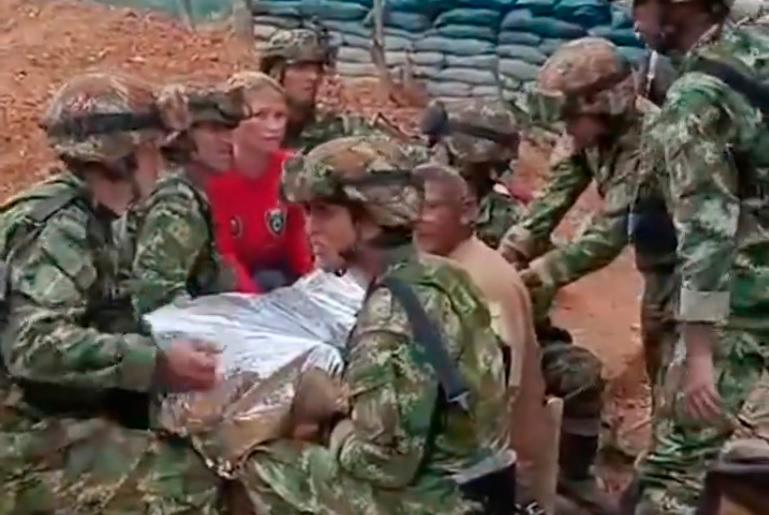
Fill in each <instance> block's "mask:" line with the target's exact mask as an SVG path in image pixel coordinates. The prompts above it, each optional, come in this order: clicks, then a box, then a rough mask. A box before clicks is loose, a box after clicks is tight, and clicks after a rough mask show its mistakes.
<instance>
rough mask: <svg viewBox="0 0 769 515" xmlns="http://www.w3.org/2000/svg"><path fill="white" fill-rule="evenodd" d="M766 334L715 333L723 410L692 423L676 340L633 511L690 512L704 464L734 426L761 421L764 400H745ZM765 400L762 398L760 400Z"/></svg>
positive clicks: (760, 367) (762, 364) (761, 370)
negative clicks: (715, 418) (710, 421)
mask: <svg viewBox="0 0 769 515" xmlns="http://www.w3.org/2000/svg"><path fill="white" fill-rule="evenodd" d="M768 339H769V333H767V332H765V331H763V332H757V331H745V330H740V329H725V330H724V331H723V332H721V334H720V337H719V339H718V342H717V348H716V349H715V355H714V367H715V374H716V386H717V388H718V392H719V394H720V396H721V399H722V401H723V404H722V409H723V410H724V413H725V414H726V415H725V417H724V418H723V419H721V420H720V421H719V422H718V423H717V424H715V425H707V424H700V423H695V422H693V421H691V420H689V419H688V418H687V416H686V414H685V411H684V409H683V392H682V380H683V374H684V367H685V365H684V359H685V350H684V348H683V346H682V345H679V346H678V348H677V349H676V354H675V356H674V358H673V361H672V362H671V363H670V365H669V366H668V367H667V370H666V376H665V382H664V386H663V392H662V396H661V398H660V399H659V401H658V405H657V406H656V420H655V424H654V440H653V441H654V445H653V447H652V449H651V452H650V453H649V454H648V455H647V456H646V457H645V458H644V459H643V461H642V462H641V463H640V464H639V466H638V473H639V476H640V485H641V501H640V503H639V505H638V507H637V508H636V513H637V514H639V515H662V514H674V515H694V513H695V510H696V507H697V503H698V500H699V496H700V494H701V492H702V490H703V482H704V479H705V474H706V472H707V470H708V467H709V466H710V465H711V464H712V463H713V462H714V460H716V459H717V458H718V455H719V453H720V451H721V449H722V448H723V446H724V444H725V443H726V442H727V441H728V440H729V439H730V438H732V437H733V434H734V429H735V427H737V428H741V431H756V430H757V429H759V428H760V427H762V426H763V427H765V426H766V424H767V420H769V416H768V415H767V413H766V405H763V404H760V403H759V404H757V403H752V404H751V403H748V402H746V399H748V398H749V397H750V395H751V392H753V391H754V390H756V389H757V387H759V386H760V383H759V379H760V378H761V377H762V375H763V374H766V371H767V366H766V363H767V360H766V356H765V355H766V351H765V347H766V342H767V341H768ZM764 391H765V386H764ZM764 395H765V394H764ZM765 401H766V398H765V397H764V398H763V399H762V402H765ZM735 424H736V425H735ZM763 436H764V437H765V434H764V435H763Z"/></svg>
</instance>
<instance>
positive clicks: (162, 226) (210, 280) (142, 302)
mask: <svg viewBox="0 0 769 515" xmlns="http://www.w3.org/2000/svg"><path fill="white" fill-rule="evenodd" d="M169 91H171V90H169ZM177 93H178V94H179V95H181V96H184V97H188V99H189V100H188V102H187V104H188V105H189V106H190V109H189V112H188V113H187V117H186V118H187V119H186V120H185V121H183V122H182V123H181V126H182V127H184V129H183V130H180V131H177V134H176V137H175V139H174V140H173V142H172V143H171V144H170V146H169V148H168V149H167V151H168V153H169V157H170V158H171V162H172V163H173V165H174V169H173V170H172V171H169V172H168V173H166V174H165V175H164V177H162V178H161V179H160V180H159V181H158V183H157V185H156V187H155V190H154V191H153V192H152V194H151V195H150V196H149V198H148V199H146V200H145V201H144V202H142V204H141V205H140V206H138V207H137V208H136V210H135V212H134V213H133V215H134V220H133V221H132V225H133V226H134V227H135V228H134V229H132V230H131V231H129V234H128V237H129V238H130V234H131V233H134V234H136V237H135V249H136V250H135V255H134V258H133V267H132V280H131V284H130V290H131V296H132V303H133V307H134V311H135V313H136V316H137V317H138V318H141V316H142V315H144V314H146V313H148V312H150V311H153V310H154V309H157V308H159V307H160V306H162V305H164V304H168V303H170V302H173V301H174V300H177V299H182V298H190V297H195V296H198V295H204V294H211V293H217V292H221V291H229V290H232V289H234V286H235V277H234V274H233V273H232V271H231V270H230V269H229V267H227V266H225V265H224V263H223V261H222V260H221V258H220V256H219V253H218V251H217V248H216V241H215V236H214V234H215V233H214V222H213V219H212V215H211V206H210V204H209V201H208V197H207V195H206V192H205V189H206V184H207V181H208V179H209V178H210V177H212V176H213V175H214V174H218V173H224V172H226V171H227V170H229V169H230V168H231V167H232V146H231V144H230V140H229V138H230V136H229V133H230V130H231V129H232V128H234V127H236V126H237V125H238V123H239V122H240V120H242V119H244V118H245V117H246V116H247V115H246V112H245V111H246V103H245V97H244V94H243V90H242V87H240V86H238V87H234V88H230V87H228V86H221V87H218V88H212V89H208V90H202V89H191V88H181V89H179V90H177Z"/></svg>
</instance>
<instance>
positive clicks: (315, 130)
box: [284, 111, 430, 163]
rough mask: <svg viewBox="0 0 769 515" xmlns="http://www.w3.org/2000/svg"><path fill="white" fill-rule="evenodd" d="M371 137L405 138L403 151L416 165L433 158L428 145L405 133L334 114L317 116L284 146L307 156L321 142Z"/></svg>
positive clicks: (383, 124)
mask: <svg viewBox="0 0 769 515" xmlns="http://www.w3.org/2000/svg"><path fill="white" fill-rule="evenodd" d="M368 135H379V136H382V135H385V136H388V137H391V138H395V139H402V140H403V142H404V145H405V146H404V149H405V150H406V152H407V153H408V154H409V156H410V157H411V158H412V159H414V162H415V163H422V162H425V161H427V160H428V159H429V157H430V156H429V150H428V148H427V147H426V146H424V145H422V144H420V143H419V142H416V141H411V140H410V138H409V137H408V136H406V135H405V134H402V133H401V132H400V130H399V129H397V128H395V127H394V126H389V125H388V124H386V123H384V122H377V121H375V120H366V119H364V118H363V117H361V116H354V115H346V114H344V115H343V114H339V113H334V112H331V111H323V112H320V113H317V114H316V116H315V117H314V118H313V120H312V121H311V122H310V123H308V124H307V125H306V126H305V127H303V128H302V132H301V133H299V134H297V135H291V134H288V135H287V136H286V141H285V143H284V146H285V147H286V148H290V149H295V150H298V151H300V152H305V153H306V152H309V151H310V150H312V149H313V148H315V147H317V146H318V145H320V144H321V143H325V142H327V141H331V140H332V139H336V138H343V137H348V136H368Z"/></svg>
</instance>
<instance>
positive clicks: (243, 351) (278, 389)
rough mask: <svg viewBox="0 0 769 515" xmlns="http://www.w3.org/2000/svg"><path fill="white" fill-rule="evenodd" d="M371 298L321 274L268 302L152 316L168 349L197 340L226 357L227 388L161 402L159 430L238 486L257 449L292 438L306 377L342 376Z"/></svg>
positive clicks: (236, 300) (260, 298)
mask: <svg viewBox="0 0 769 515" xmlns="http://www.w3.org/2000/svg"><path fill="white" fill-rule="evenodd" d="M364 293H365V292H364V290H363V288H362V287H361V286H359V285H358V284H357V283H355V282H354V281H353V280H352V279H350V278H348V277H346V276H345V277H337V276H335V275H332V274H326V273H322V272H314V273H312V274H310V275H308V276H306V277H304V278H302V279H300V280H299V281H297V282H296V283H295V284H293V285H292V286H289V287H286V288H280V289H278V290H275V291H273V292H270V293H268V294H265V295H243V294H234V293H233V294H222V295H212V296H207V297H200V298H197V299H195V300H192V301H184V302H183V303H175V304H173V305H168V306H164V307H162V308H160V309H158V310H156V311H154V312H152V313H150V314H149V315H147V316H146V317H145V321H146V322H147V323H148V325H149V327H150V329H151V332H152V334H153V336H154V337H155V338H156V339H157V341H158V342H159V344H160V345H167V344H168V343H169V342H170V341H172V340H174V339H188V340H190V339H194V340H202V341H205V342H209V343H213V344H215V345H216V346H217V347H219V349H220V350H221V361H220V366H221V369H220V371H219V372H220V375H221V377H222V382H221V383H220V385H219V386H218V387H217V388H215V389H214V390H212V391H209V392H198V393H191V394H170V395H165V396H163V397H162V398H161V400H160V402H159V404H160V407H159V410H158V412H157V424H159V425H160V426H161V427H162V428H163V429H165V430H167V431H170V432H172V433H175V434H178V435H181V436H184V437H188V438H190V439H191V440H192V442H193V445H195V447H196V448H197V449H198V451H199V452H200V453H201V454H202V455H203V456H204V458H205V459H206V461H207V462H208V463H209V466H211V467H212V468H214V469H215V470H216V471H217V472H219V473H220V474H221V475H223V476H225V477H231V475H232V473H233V471H234V469H235V468H236V467H237V465H238V463H239V461H240V460H242V459H243V458H245V457H246V456H247V455H248V453H249V452H250V451H251V450H253V449H254V448H255V447H256V446H258V445H259V444H261V443H264V442H265V441H268V440H271V439H274V438H278V437H280V436H284V435H285V430H286V425H287V424H288V423H289V419H290V416H291V407H292V402H293V399H294V393H295V392H296V388H297V385H298V383H299V381H300V379H301V377H302V373H303V372H305V371H307V370H309V369H311V368H312V369H319V370H321V371H324V372H326V373H327V374H328V375H329V376H331V377H334V376H338V375H339V374H340V373H341V371H342V367H343V360H342V355H341V352H340V351H341V349H342V348H343V346H344V344H345V342H346V340H347V336H348V334H349V332H350V330H351V329H352V326H353V324H354V322H355V317H356V314H357V312H358V310H359V309H360V306H361V303H362V301H363V296H364Z"/></svg>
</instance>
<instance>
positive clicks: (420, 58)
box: [411, 51, 446, 68]
mask: <svg viewBox="0 0 769 515" xmlns="http://www.w3.org/2000/svg"><path fill="white" fill-rule="evenodd" d="M411 61H412V62H413V63H414V64H415V65H419V66H434V67H437V68H440V67H442V66H444V65H445V64H446V54H444V53H443V52H427V51H424V52H413V53H412V54H411Z"/></svg>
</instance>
